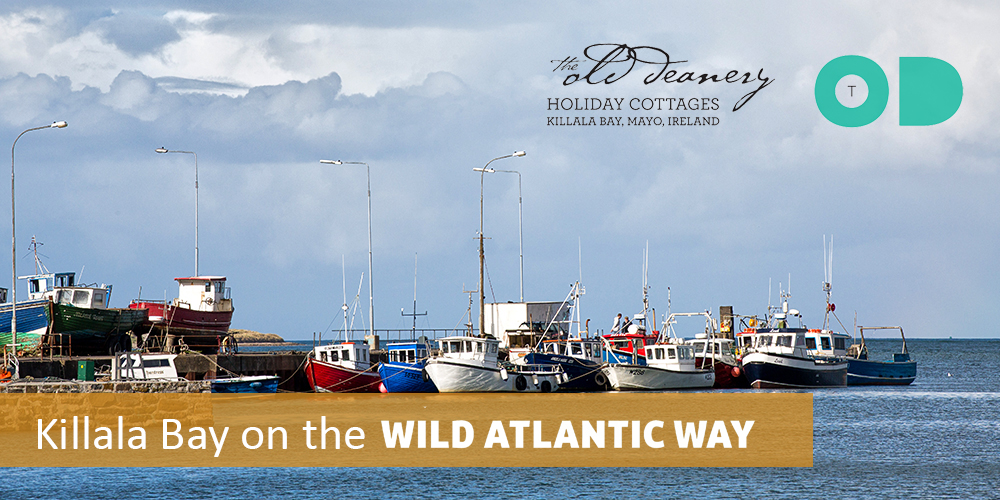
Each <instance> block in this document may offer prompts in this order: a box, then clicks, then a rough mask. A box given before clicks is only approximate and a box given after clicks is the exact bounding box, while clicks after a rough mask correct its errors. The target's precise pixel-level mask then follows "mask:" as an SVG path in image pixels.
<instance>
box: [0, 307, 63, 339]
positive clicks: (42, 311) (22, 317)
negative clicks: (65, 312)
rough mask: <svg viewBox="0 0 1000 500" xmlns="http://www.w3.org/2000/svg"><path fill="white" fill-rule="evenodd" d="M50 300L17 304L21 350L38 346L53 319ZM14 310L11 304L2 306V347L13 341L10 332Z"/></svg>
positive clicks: (0, 325)
mask: <svg viewBox="0 0 1000 500" xmlns="http://www.w3.org/2000/svg"><path fill="white" fill-rule="evenodd" d="M50 307H51V306H50V302H49V299H37V300H22V301H20V302H18V303H17V343H18V345H19V346H21V347H20V348H19V349H24V348H26V347H33V346H37V345H39V344H40V343H41V340H42V336H43V335H44V334H45V330H46V329H47V328H48V326H49V321H50V319H51V309H50ZM12 310H13V308H12V307H11V304H10V303H7V304H0V345H8V344H10V343H11V340H13V335H11V331H10V323H11V321H10V320H11V316H12V314H13V313H12Z"/></svg>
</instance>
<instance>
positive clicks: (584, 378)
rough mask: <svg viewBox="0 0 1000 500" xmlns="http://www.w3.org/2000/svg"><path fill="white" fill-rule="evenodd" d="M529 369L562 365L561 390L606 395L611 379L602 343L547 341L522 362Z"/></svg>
mask: <svg viewBox="0 0 1000 500" xmlns="http://www.w3.org/2000/svg"><path fill="white" fill-rule="evenodd" d="M520 363H523V364H525V365H558V366H559V367H560V368H561V369H562V371H563V380H562V382H561V384H560V386H559V387H560V389H562V390H567V391H604V390H607V389H608V388H609V386H608V378H607V376H606V375H605V374H604V373H603V372H602V371H601V367H602V366H604V346H603V342H602V341H601V340H599V339H586V338H579V337H575V338H569V339H560V340H543V341H542V342H541V344H540V345H539V346H538V348H537V349H536V350H533V351H531V352H529V353H528V354H526V355H525V356H524V357H523V358H521V361H520Z"/></svg>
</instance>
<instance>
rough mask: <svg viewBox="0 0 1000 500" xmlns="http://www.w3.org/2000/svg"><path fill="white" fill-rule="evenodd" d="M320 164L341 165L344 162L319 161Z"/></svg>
mask: <svg viewBox="0 0 1000 500" xmlns="http://www.w3.org/2000/svg"><path fill="white" fill-rule="evenodd" d="M319 162H320V163H326V164H327V165H343V164H344V162H342V161H340V160H320V161H319Z"/></svg>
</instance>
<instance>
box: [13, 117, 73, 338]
mask: <svg viewBox="0 0 1000 500" xmlns="http://www.w3.org/2000/svg"><path fill="white" fill-rule="evenodd" d="M66 125H67V124H66V122H64V121H58V122H53V123H52V125H45V126H43V127H34V128H29V129H28V130H25V131H24V132H21V133H20V134H18V135H17V139H14V144H12V145H11V146H10V291H11V295H12V296H11V303H10V304H11V307H10V335H11V340H10V343H11V348H12V349H13V350H14V353H15V354H16V353H17V232H16V231H15V225H14V222H15V220H16V218H15V217H14V146H17V141H18V139H20V138H21V136H22V135H24V134H27V133H28V132H31V131H32V130H42V129H47V128H66Z"/></svg>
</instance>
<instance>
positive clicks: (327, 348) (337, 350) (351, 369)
mask: <svg viewBox="0 0 1000 500" xmlns="http://www.w3.org/2000/svg"><path fill="white" fill-rule="evenodd" d="M305 370H306V378H307V379H309V385H310V386H311V387H312V389H313V391H315V392H379V390H378V386H379V384H380V383H381V382H382V379H381V377H379V374H378V372H377V371H373V370H372V369H371V360H370V359H369V356H368V345H366V344H363V343H362V344H355V343H353V342H344V343H342V344H333V345H323V346H317V347H316V348H314V349H313V352H312V353H311V354H310V356H309V358H307V359H306V367H305Z"/></svg>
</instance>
